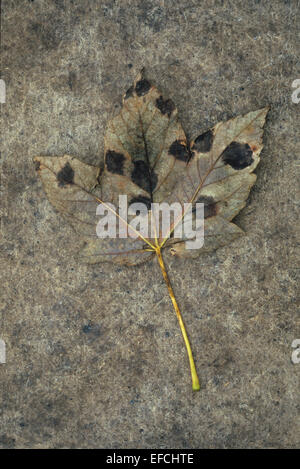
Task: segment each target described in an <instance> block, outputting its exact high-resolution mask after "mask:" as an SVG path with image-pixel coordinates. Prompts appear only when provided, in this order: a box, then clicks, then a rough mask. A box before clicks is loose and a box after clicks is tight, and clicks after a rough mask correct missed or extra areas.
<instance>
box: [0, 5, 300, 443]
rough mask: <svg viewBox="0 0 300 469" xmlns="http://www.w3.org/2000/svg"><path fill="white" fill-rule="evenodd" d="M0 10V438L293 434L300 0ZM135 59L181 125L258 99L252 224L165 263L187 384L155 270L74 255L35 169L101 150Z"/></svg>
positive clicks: (231, 439) (298, 328)
mask: <svg viewBox="0 0 300 469" xmlns="http://www.w3.org/2000/svg"><path fill="white" fill-rule="evenodd" d="M1 22H2V38H1V41H2V44H1V49H2V51H1V56H2V69H1V78H4V79H5V81H6V85H7V102H6V104H3V105H1V113H2V135H3V140H2V142H1V172H2V178H1V180H2V188H3V192H2V196H1V197H2V198H1V210H2V214H3V217H2V238H1V322H0V337H1V338H2V339H4V340H5V341H6V344H7V363H6V364H5V365H4V364H2V365H0V379H1V392H0V399H1V406H0V412H1V414H0V420H1V422H0V445H1V447H3V448H8V447H15V448H53V447H58V448H62V447H66V448H71V447H78V448H87V447H89V448H96V447H108V448H118V447H119V448H134V447H139V448H144V447H146V448H155V447H157V448H168V447H169V448H197V447H200V448H202V447H209V448H211V447H216V448H224V447H225V448H240V447H247V448H253V447H259V448H269V447H288V448H295V447H296V446H297V445H299V434H300V433H299V432H300V428H299V404H300V403H299V375H300V364H299V365H297V364H293V363H292V361H291V353H292V348H291V343H292V340H293V339H295V338H297V337H298V338H300V325H299V309H297V308H298V307H299V300H297V297H296V295H297V282H299V277H298V278H297V272H299V270H297V269H299V262H298V261H299V256H298V258H297V254H298V255H299V251H298V253H297V251H296V234H297V230H296V225H297V221H299V189H298V185H297V179H296V173H297V171H298V170H299V163H298V165H297V162H296V159H297V157H298V155H299V150H300V148H299V110H300V104H298V105H297V104H293V103H292V100H291V94H292V88H291V84H292V82H293V80H295V79H297V78H300V67H299V36H298V33H299V3H298V1H296V0H295V1H284V0H273V1H272V2H265V1H259V0H255V1H254V0H247V1H244V0H238V1H234V0H232V1H231V2H227V1H211V0H207V1H205V2H204V1H203V2H202V1H196V0H179V1H176V2H175V1H171V0H165V1H164V0H161V1H159V0H152V1H145V0H143V1H135V0H129V1H122V0H104V1H92V0H81V1H79V0H74V1H72V0H66V1H63V0H55V1H46V0H32V1H27V0H4V1H2V19H1ZM142 66H144V67H145V69H146V73H147V77H148V78H149V79H150V80H151V81H152V82H153V83H155V84H156V85H157V86H159V87H160V89H161V90H162V91H163V93H164V95H165V97H166V98H171V99H173V100H174V102H175V103H176V105H177V107H178V109H179V113H180V117H181V120H182V123H183V125H184V128H185V130H186V132H187V134H188V135H189V137H195V136H197V135H198V134H199V133H200V132H204V131H205V130H206V129H207V128H209V127H210V126H211V125H213V124H215V123H216V122H218V121H219V120H222V119H227V118H230V117H231V116H235V115H238V114H241V113H246V112H248V111H251V110H254V109H257V108H259V107H263V106H265V105H268V104H270V106H271V110H270V113H269V116H268V120H267V125H266V131H265V138H264V141H265V147H264V149H263V152H262V155H261V157H262V161H261V164H260V165H259V167H258V168H257V170H256V173H257V175H258V179H257V183H256V185H255V187H254V189H253V190H252V192H251V196H250V199H249V201H248V203H247V206H246V208H245V209H244V210H243V211H242V212H241V214H240V215H239V216H238V218H237V219H236V222H237V223H238V225H239V226H241V227H242V228H243V229H244V230H245V231H246V232H247V236H246V237H245V238H244V239H239V240H237V241H236V242H234V243H233V244H232V245H231V246H228V247H225V248H222V249H220V250H219V251H217V252H216V253H213V254H212V255H206V256H204V257H202V258H199V259H197V260H195V261H190V262H187V261H182V260H181V261H180V260H179V261H178V260H175V259H173V260H172V261H171V264H170V265H169V271H170V276H171V279H172V281H173V285H174V288H175V291H176V292H177V297H178V301H179V303H180V305H181V308H182V312H183V314H184V318H185V321H186V325H187V328H188V330H189V333H190V338H191V342H192V345H193V350H194V353H195V360H196V364H197V367H198V370H199V376H200V379H201V384H202V390H201V391H200V392H199V393H196V394H192V392H191V383H190V376H189V370H188V363H187V357H186V353H185V349H184V345H183V341H182V338H181V334H180V330H179V328H178V325H177V320H176V317H175V313H174V312H173V310H172V305H171V303H170V300H169V298H168V295H167V291H166V288H165V286H164V283H163V280H162V277H161V275H160V272H159V268H158V266H157V264H156V263H152V264H149V265H143V266H141V267H139V268H136V269H128V268H118V267H116V266H112V265H99V266H92V267H89V266H86V265H78V263H77V262H76V260H75V253H76V250H77V246H78V240H77V238H76V236H75V235H74V233H73V232H72V230H71V229H70V228H69V226H68V225H67V224H66V223H65V222H63V221H62V219H61V218H60V217H59V216H58V214H57V213H56V212H55V211H54V210H53V209H52V207H51V206H50V204H49V202H48V201H47V200H46V198H45V195H44V192H43V189H42V187H41V183H40V181H39V180H38V179H37V177H36V175H35V172H34V166H33V164H32V158H33V157H34V156H35V155H37V154H40V155H63V154H64V153H69V154H72V155H74V156H77V157H79V158H81V159H82V160H83V161H85V162H88V163H93V164H101V162H102V161H103V137H104V131H105V126H106V123H107V120H108V119H109V118H110V117H111V116H113V115H114V113H115V112H116V110H117V109H119V108H120V102H121V95H122V93H123V92H124V91H125V90H126V89H128V87H129V86H130V84H131V82H132V81H133V79H134V78H135V76H136V74H137V73H138V71H139V70H140V69H141V67H142ZM297 191H298V194H297ZM297 195H298V201H297Z"/></svg>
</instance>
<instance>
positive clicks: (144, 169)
mask: <svg viewBox="0 0 300 469" xmlns="http://www.w3.org/2000/svg"><path fill="white" fill-rule="evenodd" d="M131 179H132V181H133V182H134V183H135V184H137V185H138V186H139V187H141V188H142V189H144V190H145V191H146V192H149V194H152V192H153V190H154V188H155V186H156V184H157V176H156V174H155V173H154V171H152V170H151V168H149V166H148V165H147V164H146V163H145V161H143V160H137V161H135V162H134V169H133V171H132V173H131Z"/></svg>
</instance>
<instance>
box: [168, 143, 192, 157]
mask: <svg viewBox="0 0 300 469" xmlns="http://www.w3.org/2000/svg"><path fill="white" fill-rule="evenodd" d="M169 154H170V155H172V156H174V157H175V158H176V159H177V160H181V161H185V162H188V161H189V159H190V158H191V156H192V154H191V152H190V151H189V149H188V148H187V146H186V144H185V143H184V142H183V141H182V140H175V142H173V143H172V145H171V146H170V148H169Z"/></svg>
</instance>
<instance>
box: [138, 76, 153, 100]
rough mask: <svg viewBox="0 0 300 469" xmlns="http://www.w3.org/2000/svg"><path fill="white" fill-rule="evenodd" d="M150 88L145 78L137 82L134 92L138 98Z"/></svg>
mask: <svg viewBox="0 0 300 469" xmlns="http://www.w3.org/2000/svg"><path fill="white" fill-rule="evenodd" d="M150 88H151V84H150V83H149V81H148V80H146V79H145V78H142V79H141V80H139V81H138V82H137V83H136V85H135V92H136V94H137V95H138V96H144V95H145V94H147V93H148V91H149V90H150Z"/></svg>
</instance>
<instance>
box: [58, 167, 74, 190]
mask: <svg viewBox="0 0 300 469" xmlns="http://www.w3.org/2000/svg"><path fill="white" fill-rule="evenodd" d="M56 179H57V180H58V185H59V186H60V187H63V186H65V185H66V184H73V182H74V170H73V168H72V166H71V165H70V163H69V162H67V163H66V164H65V166H64V167H63V168H62V169H61V170H60V171H59V172H58V173H57V175H56Z"/></svg>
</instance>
